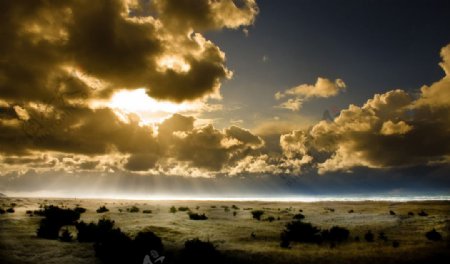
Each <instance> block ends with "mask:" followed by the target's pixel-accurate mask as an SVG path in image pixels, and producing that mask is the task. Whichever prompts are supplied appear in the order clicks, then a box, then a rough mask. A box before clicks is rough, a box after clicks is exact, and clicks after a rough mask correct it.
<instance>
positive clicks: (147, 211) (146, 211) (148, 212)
mask: <svg viewBox="0 0 450 264" xmlns="http://www.w3.org/2000/svg"><path fill="white" fill-rule="evenodd" d="M142 213H143V214H151V213H152V210H142Z"/></svg>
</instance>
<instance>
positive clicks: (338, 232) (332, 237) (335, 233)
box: [322, 226, 350, 242]
mask: <svg viewBox="0 0 450 264" xmlns="http://www.w3.org/2000/svg"><path fill="white" fill-rule="evenodd" d="M349 235H350V231H349V230H348V229H346V228H343V227H339V226H333V227H332V228H331V229H330V230H324V231H322V239H323V240H324V241H329V242H343V241H346V240H347V239H348V237H349Z"/></svg>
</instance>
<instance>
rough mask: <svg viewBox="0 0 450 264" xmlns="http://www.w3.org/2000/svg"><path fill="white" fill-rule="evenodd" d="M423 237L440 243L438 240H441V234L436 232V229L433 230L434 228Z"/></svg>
mask: <svg viewBox="0 0 450 264" xmlns="http://www.w3.org/2000/svg"><path fill="white" fill-rule="evenodd" d="M425 236H426V237H427V238H428V240H431V241H440V240H442V236H441V234H440V233H439V232H438V231H436V229H434V228H433V230H431V231H428V232H427V233H426V234H425Z"/></svg>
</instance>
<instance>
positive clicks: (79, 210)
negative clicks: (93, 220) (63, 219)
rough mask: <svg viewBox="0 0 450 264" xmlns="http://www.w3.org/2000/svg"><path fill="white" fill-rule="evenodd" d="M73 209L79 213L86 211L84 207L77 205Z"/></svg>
mask: <svg viewBox="0 0 450 264" xmlns="http://www.w3.org/2000/svg"><path fill="white" fill-rule="evenodd" d="M73 210H74V211H75V212H77V213H80V214H82V213H86V208H83V207H79V206H77V207H75V208H74V209H73Z"/></svg>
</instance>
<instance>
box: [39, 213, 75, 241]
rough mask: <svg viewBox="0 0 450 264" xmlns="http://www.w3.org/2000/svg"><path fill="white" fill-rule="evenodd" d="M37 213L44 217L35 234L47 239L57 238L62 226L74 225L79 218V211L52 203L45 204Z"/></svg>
mask: <svg viewBox="0 0 450 264" xmlns="http://www.w3.org/2000/svg"><path fill="white" fill-rule="evenodd" d="M35 213H36V211H35ZM38 215H41V216H44V217H45V218H44V219H42V220H41V222H40V224H39V228H38V230H37V236H38V237H42V238H47V239H57V238H58V236H59V230H60V229H61V227H62V226H65V225H74V224H75V222H76V221H77V220H78V219H80V213H78V212H75V211H74V210H71V209H62V208H59V207H58V206H53V205H50V206H45V207H44V209H43V210H39V211H38Z"/></svg>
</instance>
